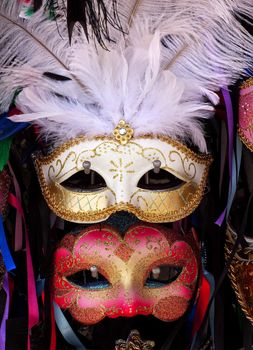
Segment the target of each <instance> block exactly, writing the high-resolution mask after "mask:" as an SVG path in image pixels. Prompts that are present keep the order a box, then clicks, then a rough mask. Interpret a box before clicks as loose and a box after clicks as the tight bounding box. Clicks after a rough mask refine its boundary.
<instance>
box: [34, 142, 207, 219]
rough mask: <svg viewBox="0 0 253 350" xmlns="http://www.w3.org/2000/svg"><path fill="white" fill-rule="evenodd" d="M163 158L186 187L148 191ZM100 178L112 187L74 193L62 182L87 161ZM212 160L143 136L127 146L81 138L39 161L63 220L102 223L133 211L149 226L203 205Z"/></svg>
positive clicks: (165, 166) (51, 202) (49, 199)
mask: <svg viewBox="0 0 253 350" xmlns="http://www.w3.org/2000/svg"><path fill="white" fill-rule="evenodd" d="M154 160H160V162H161V168H162V169H164V170H166V171H168V172H170V173H171V174H173V175H174V176H176V177H178V178H179V179H181V180H183V181H184V182H185V184H183V185H181V186H180V187H178V188H172V189H168V190H162V191H159V190H144V189H141V188H139V187H138V182H139V180H140V178H141V177H142V176H143V175H144V174H145V173H147V172H148V171H150V170H152V169H153V161H154ZM85 161H89V162H90V163H91V170H94V171H95V172H97V173H98V174H100V175H101V176H102V177H103V178H104V180H105V182H106V187H105V188H103V189H102V190H99V191H90V192H89V191H85V192H80V191H78V189H77V190H76V191H75V190H70V189H68V188H66V187H64V186H63V185H62V182H64V181H65V180H67V179H68V178H69V177H70V176H72V175H74V174H76V173H77V172H79V171H81V170H83V162H85ZM210 163H211V157H210V156H209V155H197V154H195V153H194V152H192V151H191V150H189V149H188V148H186V147H185V146H183V145H181V144H180V143H178V142H176V141H174V140H171V139H170V138H165V137H162V136H161V137H156V138H151V137H148V136H143V137H139V138H136V139H133V140H131V141H129V142H128V143H127V144H126V145H121V144H118V143H117V142H115V141H114V140H113V139H110V138H107V139H101V138H94V139H91V140H86V139H84V138H77V139H75V140H73V141H71V142H68V143H66V144H65V145H63V146H61V147H59V148H57V149H56V150H55V151H53V152H52V154H50V155H49V156H46V157H39V158H37V159H36V160H35V165H36V169H37V173H38V177H39V181H40V185H41V188H42V192H43V195H44V197H45V199H46V201H47V204H48V206H49V207H50V208H51V209H52V211H53V212H54V213H55V214H56V215H58V216H60V217H61V218H63V219H65V220H68V221H73V222H79V223H89V222H99V221H103V220H105V219H106V218H108V216H109V215H111V214H112V213H115V212H117V211H120V210H127V211H129V212H131V213H133V214H135V215H136V216H137V217H138V218H140V219H141V220H145V221H148V222H169V221H175V220H179V219H181V218H183V217H185V216H187V215H189V214H190V213H191V212H192V211H193V210H194V209H195V208H196V207H197V205H198V204H199V202H200V200H201V198H202V196H203V193H204V188H205V183H206V178H207V174H208V169H209V165H210Z"/></svg>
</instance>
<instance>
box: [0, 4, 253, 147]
mask: <svg viewBox="0 0 253 350" xmlns="http://www.w3.org/2000/svg"><path fill="white" fill-rule="evenodd" d="M107 6H108V9H109V10H110V1H109V0H108V1H107ZM19 10H20V8H19V5H18V1H17V0H2V1H1V5H0V34H1V35H0V50H1V56H0V106H1V111H2V112H4V111H7V110H8V108H9V106H10V103H11V101H12V99H13V96H14V95H15V94H16V93H17V91H20V92H19V94H18V96H17V97H16V100H15V104H16V106H17V107H18V108H19V109H20V110H21V111H22V113H23V114H21V115H19V116H13V117H12V118H11V119H12V120H13V121H17V122H19V121H29V122H33V123H35V124H37V125H39V126H40V128H41V133H42V135H44V136H45V137H47V138H49V139H50V141H51V142H53V143H54V144H59V143H63V142H64V141H66V140H68V139H71V138H74V137H76V136H79V135H84V136H87V137H92V136H95V135H111V134H112V132H113V130H114V128H115V126H116V125H117V124H118V122H119V121H120V120H121V119H123V120H125V121H126V122H127V123H128V124H130V125H131V127H132V128H133V129H134V135H135V136H140V135H144V134H150V133H152V134H153V135H154V136H155V135H161V134H162V135H168V136H170V137H172V138H174V139H179V140H180V141H181V142H188V141H190V142H192V143H193V144H195V145H196V146H198V147H199V150H200V151H201V152H206V142H205V135H204V133H203V130H202V127H201V119H203V118H209V117H211V116H212V115H213V113H214V105H215V104H217V103H218V101H219V99H218V96H217V94H216V92H217V91H218V90H219V89H220V88H226V87H227V86H229V85H230V84H232V83H234V82H235V81H236V80H237V79H238V78H239V77H240V76H242V75H243V74H245V73H244V72H245V71H246V69H247V68H248V67H249V66H250V65H251V64H252V56H253V55H252V53H253V39H252V37H251V35H250V34H249V33H248V32H247V31H246V29H245V28H244V27H243V26H242V24H241V23H240V20H239V19H241V20H243V19H244V18H245V19H247V22H248V23H249V21H251V19H252V17H253V3H252V0H198V1H196V2H195V1H192V0H180V1H176V0H157V1H152V0H137V1H133V0H129V1H126V0H118V12H119V16H120V20H121V24H122V26H123V28H124V29H125V32H126V34H125V35H122V33H120V32H117V31H116V30H115V29H114V28H111V33H110V37H111V38H114V41H113V42H108V45H107V47H108V50H104V49H102V48H101V47H99V45H98V44H96V43H95V42H94V41H92V40H91V41H89V42H87V39H86V37H85V35H84V34H83V33H82V31H81V30H80V28H79V27H78V26H76V28H75V30H74V33H73V36H72V45H70V44H69V41H68V35H67V27H66V22H65V17H64V13H63V12H62V10H61V9H60V8H59V9H58V12H59V13H58V17H57V20H56V21H52V20H50V19H48V17H47V14H46V13H45V11H44V10H43V8H42V9H41V10H40V11H38V12H37V13H36V14H34V15H33V16H32V17H31V18H30V19H29V20H24V19H20V18H19V17H18V14H19ZM59 76H60V77H59ZM56 77H57V78H60V81H59V79H55V78H56ZM63 77H64V79H63Z"/></svg>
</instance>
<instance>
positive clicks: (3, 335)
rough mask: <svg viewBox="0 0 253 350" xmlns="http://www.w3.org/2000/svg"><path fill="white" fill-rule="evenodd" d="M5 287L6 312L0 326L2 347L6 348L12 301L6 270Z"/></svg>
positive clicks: (0, 346)
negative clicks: (7, 326) (7, 323)
mask: <svg viewBox="0 0 253 350" xmlns="http://www.w3.org/2000/svg"><path fill="white" fill-rule="evenodd" d="M3 289H4V291H5V293H6V303H5V308H4V314H3V318H2V322H1V327H0V349H5V343H6V321H7V320H8V317H9V303H10V291H9V281H8V273H7V272H6V274H5V276H4V281H3Z"/></svg>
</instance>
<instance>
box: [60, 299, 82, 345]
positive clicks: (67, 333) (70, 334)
mask: <svg viewBox="0 0 253 350" xmlns="http://www.w3.org/2000/svg"><path fill="white" fill-rule="evenodd" d="M53 307H54V316H55V322H56V324H57V327H58V329H59V331H60V332H61V334H62V336H63V338H64V339H65V340H66V342H67V343H69V344H70V345H72V346H74V348H75V349H77V350H87V349H86V347H85V346H84V345H83V344H82V343H81V342H80V340H79V339H78V337H77V336H76V334H75V333H74V331H73V329H72V328H71V326H70V324H69V323H68V321H67V319H66V317H65V316H64V314H63V312H62V311H61V309H60V307H59V306H58V305H57V304H56V303H55V302H53Z"/></svg>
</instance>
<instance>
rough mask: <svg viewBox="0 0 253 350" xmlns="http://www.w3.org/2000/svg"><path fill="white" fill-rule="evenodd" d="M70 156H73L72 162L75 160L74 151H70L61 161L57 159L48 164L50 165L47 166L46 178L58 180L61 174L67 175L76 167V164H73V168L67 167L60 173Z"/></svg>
mask: <svg viewBox="0 0 253 350" xmlns="http://www.w3.org/2000/svg"><path fill="white" fill-rule="evenodd" d="M72 156H73V160H72V161H73V162H74V161H75V160H76V157H77V155H76V153H75V152H73V151H72V152H69V154H68V155H67V157H66V158H65V159H64V161H63V162H62V160H61V159H57V160H56V163H55V165H50V167H49V168H48V178H49V179H50V181H55V180H56V179H57V180H58V181H59V180H60V179H61V178H62V177H63V176H65V175H67V174H68V173H69V172H71V171H73V170H74V169H76V166H74V167H73V168H71V169H69V170H68V171H67V172H66V173H63V174H62V171H63V169H64V167H65V165H66V163H67V162H68V160H69V159H70V158H71V157H72ZM57 169H58V170H57Z"/></svg>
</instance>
